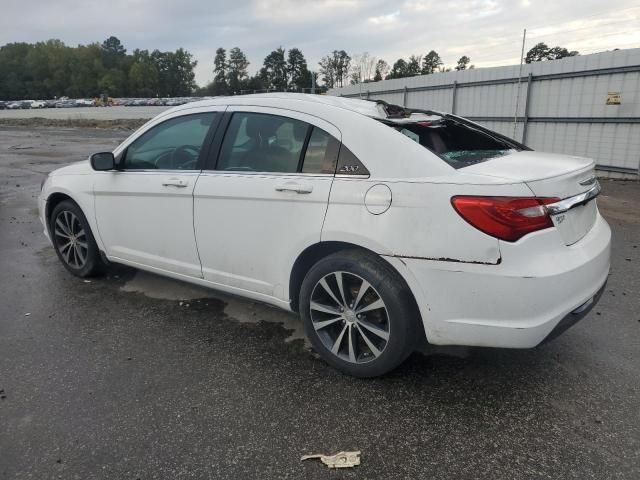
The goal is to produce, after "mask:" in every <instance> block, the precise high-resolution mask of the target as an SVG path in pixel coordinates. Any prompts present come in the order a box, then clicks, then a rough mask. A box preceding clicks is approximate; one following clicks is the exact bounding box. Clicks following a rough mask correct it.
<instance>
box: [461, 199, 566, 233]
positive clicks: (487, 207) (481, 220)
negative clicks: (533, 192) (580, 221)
mask: <svg viewBox="0 0 640 480" xmlns="http://www.w3.org/2000/svg"><path fill="white" fill-rule="evenodd" d="M558 201H560V199H559V198H535V197H468V196H456V197H453V198H452V199H451V204H452V205H453V208H455V209H456V212H458V213H459V214H460V216H461V217H462V218H464V219H465V220H466V221H467V222H469V223H470V224H471V225H473V226H474V227H476V228H477V229H478V230H481V231H483V232H484V233H486V234H487V235H491V236H492V237H496V238H499V239H500V240H506V241H507V242H515V241H516V240H518V239H520V238H522V237H523V236H525V235H526V234H528V233H531V232H535V231H537V230H542V229H544V228H549V227H552V226H553V222H552V221H551V218H550V217H549V213H548V212H547V209H546V208H545V205H548V204H550V203H555V202H558Z"/></svg>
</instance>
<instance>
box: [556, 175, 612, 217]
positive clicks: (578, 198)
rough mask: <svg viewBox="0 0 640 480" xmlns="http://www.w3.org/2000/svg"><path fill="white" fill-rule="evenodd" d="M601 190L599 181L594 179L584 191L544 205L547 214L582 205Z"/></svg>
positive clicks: (562, 211)
mask: <svg viewBox="0 0 640 480" xmlns="http://www.w3.org/2000/svg"><path fill="white" fill-rule="evenodd" d="M601 190H602V189H601V187H600V183H598V182H597V181H596V184H595V185H594V186H593V187H592V188H591V189H590V190H587V191H586V192H583V193H580V194H578V195H575V196H573V197H569V198H565V199H564V200H560V201H559V202H556V203H550V204H549V205H546V207H547V211H548V212H549V215H557V214H559V213H564V212H566V211H568V210H571V209H572V208H574V207H579V206H580V205H584V204H585V203H587V202H589V201H591V200H593V199H594V198H596V197H597V196H598V195H600V191H601Z"/></svg>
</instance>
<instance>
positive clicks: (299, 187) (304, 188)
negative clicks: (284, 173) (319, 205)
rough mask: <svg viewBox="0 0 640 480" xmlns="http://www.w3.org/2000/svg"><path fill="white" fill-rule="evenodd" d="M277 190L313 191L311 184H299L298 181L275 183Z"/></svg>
mask: <svg viewBox="0 0 640 480" xmlns="http://www.w3.org/2000/svg"><path fill="white" fill-rule="evenodd" d="M276 191H277V192H296V193H311V192H313V185H308V184H305V185H301V184H299V183H285V184H282V185H276Z"/></svg>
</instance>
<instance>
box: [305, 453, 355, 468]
mask: <svg viewBox="0 0 640 480" xmlns="http://www.w3.org/2000/svg"><path fill="white" fill-rule="evenodd" d="M315 458H319V459H320V461H321V462H322V463H324V464H325V465H326V466H327V467H329V468H350V467H355V466H356V465H360V451H359V450H358V451H355V452H339V453H336V454H335V455H322V454H321V453H319V454H312V455H303V456H302V457H301V458H300V460H301V461H305V460H311V459H315Z"/></svg>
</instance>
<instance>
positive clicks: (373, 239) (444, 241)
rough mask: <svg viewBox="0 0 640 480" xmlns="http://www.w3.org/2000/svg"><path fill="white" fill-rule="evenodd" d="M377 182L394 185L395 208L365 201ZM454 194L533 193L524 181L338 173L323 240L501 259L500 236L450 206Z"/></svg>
mask: <svg viewBox="0 0 640 480" xmlns="http://www.w3.org/2000/svg"><path fill="white" fill-rule="evenodd" d="M376 184H384V185H386V186H388V187H389V188H390V189H391V192H392V200H391V206H390V208H389V209H388V210H387V211H386V212H384V213H382V214H379V215H374V214H372V213H370V212H369V211H368V210H367V208H366V206H365V200H364V199H365V194H366V192H367V190H368V189H369V188H370V187H372V186H373V185H376ZM455 195H514V196H518V195H531V191H530V190H529V189H528V188H527V186H526V185H524V184H522V183H520V184H499V183H498V184H497V183H491V182H489V184H484V185H483V184H455V183H449V182H447V181H446V179H439V181H428V180H424V179H415V180H399V179H385V180H380V179H372V178H369V179H355V178H336V179H335V180H334V182H333V186H332V188H331V195H330V200H329V205H328V208H327V214H326V218H325V223H324V227H323V230H322V240H323V241H332V240H333V241H345V242H350V243H355V244H357V245H361V246H363V247H365V248H368V249H370V250H372V251H374V252H376V253H379V254H381V255H386V256H393V257H413V258H423V259H432V260H443V259H446V260H447V261H451V262H468V263H482V264H497V263H499V262H500V245H499V242H498V240H497V239H495V238H493V237H491V236H489V235H487V234H485V233H483V232H481V231H479V230H477V229H475V228H474V227H472V226H471V225H469V224H468V223H467V222H466V221H465V220H463V219H462V217H460V216H459V215H458V214H457V213H456V212H455V210H454V209H453V207H452V206H451V197H453V196H455Z"/></svg>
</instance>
